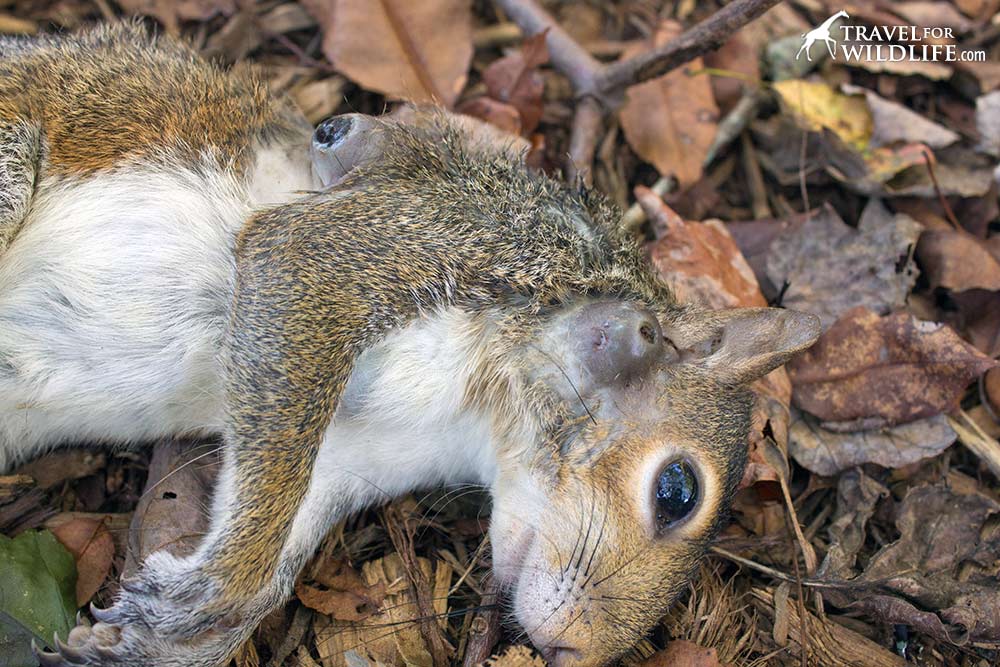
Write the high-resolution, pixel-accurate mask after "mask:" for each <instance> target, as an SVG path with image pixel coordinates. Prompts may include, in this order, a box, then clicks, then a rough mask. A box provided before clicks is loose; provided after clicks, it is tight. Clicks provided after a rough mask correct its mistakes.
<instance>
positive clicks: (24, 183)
mask: <svg viewBox="0 0 1000 667" xmlns="http://www.w3.org/2000/svg"><path fill="white" fill-rule="evenodd" d="M41 154H42V136H41V132H40V131H39V129H38V128H37V127H36V126H34V125H31V124H29V123H27V122H25V121H23V120H0V255H3V253H4V251H5V250H6V249H7V247H8V246H10V244H11V242H12V241H13V240H14V237H15V236H17V232H18V230H19V229H20V228H21V223H22V222H23V221H24V217H25V215H27V213H28V207H29V206H30V204H31V196H32V194H33V193H34V190H35V177H36V175H37V173H38V162H39V159H40V157H41Z"/></svg>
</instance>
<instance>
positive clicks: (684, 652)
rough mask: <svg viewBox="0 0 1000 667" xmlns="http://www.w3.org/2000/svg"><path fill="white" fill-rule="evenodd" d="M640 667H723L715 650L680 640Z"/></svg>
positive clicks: (651, 657) (645, 661)
mask: <svg viewBox="0 0 1000 667" xmlns="http://www.w3.org/2000/svg"><path fill="white" fill-rule="evenodd" d="M639 667H721V663H720V662H719V655H718V653H717V652H716V650H715V649H714V648H707V647H705V646H698V645H697V644H695V643H694V642H689V641H685V640H683V639H678V640H674V641H671V642H670V643H669V644H667V648H665V649H663V650H662V651H657V652H656V653H654V654H653V655H651V656H650V657H649V658H647V659H645V660H643V661H642V662H641V663H639Z"/></svg>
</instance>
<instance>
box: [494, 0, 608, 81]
mask: <svg viewBox="0 0 1000 667" xmlns="http://www.w3.org/2000/svg"><path fill="white" fill-rule="evenodd" d="M496 4H497V5H498V6H499V7H500V8H501V9H503V10H504V12H505V13H506V14H507V16H509V17H510V20H511V21H513V22H514V23H516V24H517V25H519V26H520V27H521V30H522V31H523V32H524V35H525V36H526V37H531V36H532V35H537V34H538V33H540V32H544V31H545V30H548V31H549V33H548V35H546V37H545V43H546V45H548V47H549V56H550V57H551V58H552V64H553V65H554V66H555V68H556V69H557V70H559V71H560V72H562V73H563V74H565V75H566V77H567V78H568V79H569V80H570V83H572V84H573V90H574V92H576V94H577V96H581V95H588V94H591V92H592V91H593V90H594V77H595V76H596V75H597V73H598V72H599V71H600V70H601V68H602V67H603V66H602V65H601V63H599V62H598V61H597V60H596V59H594V57H593V56H591V55H590V54H589V53H587V50H586V49H584V48H583V47H582V46H580V45H579V44H578V43H577V42H576V40H574V39H573V38H572V37H570V36H569V33H567V32H566V31H565V30H563V29H562V27H561V26H560V25H559V23H558V22H557V21H556V20H555V19H554V18H553V17H552V15H551V14H549V13H548V12H547V11H545V10H544V9H543V8H542V6H541V5H539V4H538V3H537V2H535V0H496Z"/></svg>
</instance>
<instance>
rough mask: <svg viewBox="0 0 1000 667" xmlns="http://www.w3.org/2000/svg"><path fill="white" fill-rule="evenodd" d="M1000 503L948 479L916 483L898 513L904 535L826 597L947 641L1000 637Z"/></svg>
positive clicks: (844, 606)
mask: <svg viewBox="0 0 1000 667" xmlns="http://www.w3.org/2000/svg"><path fill="white" fill-rule="evenodd" d="M998 514H1000V503H998V502H997V501H996V500H995V499H993V498H992V497H990V496H987V495H985V494H980V493H965V494H962V493H956V492H955V490H953V489H952V488H950V487H949V486H948V485H947V484H937V485H925V486H920V487H916V488H912V489H910V490H909V491H908V492H907V494H906V496H905V497H904V498H903V501H902V503H901V504H900V506H899V509H898V511H897V513H896V528H897V530H898V531H899V539H897V540H896V541H894V542H892V543H890V544H888V545H886V546H885V547H883V548H882V549H880V550H879V551H878V552H877V553H876V554H875V555H874V556H872V557H871V559H870V560H869V561H868V564H867V567H866V568H865V570H864V571H863V572H862V573H861V574H860V575H859V576H857V577H854V578H853V579H850V580H849V581H847V582H845V583H844V585H843V586H831V588H830V589H828V590H826V591H825V593H824V596H826V597H827V599H828V600H830V601H831V602H832V603H833V604H834V605H836V606H838V607H841V608H846V609H854V610H858V611H863V612H865V613H867V614H871V615H872V616H874V617H875V618H876V619H878V620H879V621H881V622H883V623H889V624H893V623H902V624H905V625H910V626H912V627H913V628H914V629H916V630H918V631H920V632H923V633H925V634H928V635H930V636H932V637H934V638H936V639H939V640H941V641H946V642H951V643H953V644H959V645H961V644H965V643H967V642H968V641H970V640H971V641H994V642H995V641H998V640H1000V613H998V612H1000V596H998V595H997V580H996V574H995V572H994V571H993V569H994V567H995V563H996V562H997V560H998V559H1000V531H997V530H995V529H992V528H990V522H991V521H994V520H995V519H994V517H995V516H997V515H998Z"/></svg>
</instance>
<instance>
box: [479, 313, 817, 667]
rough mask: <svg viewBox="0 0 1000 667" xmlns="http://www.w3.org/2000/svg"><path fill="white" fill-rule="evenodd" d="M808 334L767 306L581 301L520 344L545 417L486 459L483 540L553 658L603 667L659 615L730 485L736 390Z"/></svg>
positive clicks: (746, 407) (680, 585) (530, 628)
mask: <svg viewBox="0 0 1000 667" xmlns="http://www.w3.org/2000/svg"><path fill="white" fill-rule="evenodd" d="M817 335H818V323H817V322H816V320H815V318H814V317H812V316H809V315H803V314H801V313H796V312H792V311H786V310H780V309H768V308H759V309H757V308H755V309H735V310H729V311H714V312H698V311H695V310H692V309H686V308H677V307H674V308H670V309H669V310H668V312H665V313H658V314H654V313H653V312H652V311H651V310H649V309H648V308H647V307H645V306H644V305H643V304H638V303H629V302H625V301H618V300H609V301H602V300H594V301H584V302H581V303H578V304H576V305H574V306H571V307H569V308H565V309H560V311H559V312H558V313H557V314H555V315H553V316H552V317H551V318H550V319H549V320H548V321H547V322H545V323H544V324H543V325H542V326H541V327H540V330H539V333H538V334H537V335H536V336H535V337H534V338H533V339H532V340H531V341H530V342H529V343H527V344H525V345H524V346H523V348H522V349H521V350H520V354H521V357H520V367H521V369H522V373H523V375H524V385H525V386H526V387H529V388H530V389H529V390H528V393H530V394H532V395H533V400H535V401H536V404H539V405H541V404H544V406H545V407H544V408H541V409H540V413H541V414H543V415H545V416H544V417H543V419H542V420H541V421H540V422H539V425H538V428H537V431H536V432H535V433H534V434H533V439H532V436H526V435H524V434H513V436H512V438H511V439H510V441H509V443H508V446H507V448H505V449H504V450H503V451H502V452H501V456H500V460H499V465H498V470H499V471H498V479H497V481H496V482H495V484H494V485H493V499H494V511H493V515H492V519H491V528H490V535H491V540H492V544H493V566H494V572H495V574H496V576H497V578H498V580H499V581H500V582H501V584H502V585H503V586H505V587H507V589H508V591H509V593H510V597H511V598H512V601H513V608H514V612H515V615H516V617H517V620H518V622H519V623H520V624H521V625H522V626H523V628H524V629H525V631H526V632H527V633H528V635H529V637H530V638H531V640H532V642H533V643H534V644H535V646H537V647H538V648H539V649H540V650H541V651H542V652H543V654H544V655H545V656H546V658H547V659H549V661H550V662H551V663H552V664H555V665H560V666H562V665H580V666H582V665H602V664H604V663H606V662H608V661H610V660H612V659H613V658H615V657H616V656H618V655H620V654H621V653H623V652H625V651H627V650H628V649H629V648H630V647H631V646H633V645H634V644H635V642H637V641H638V640H639V639H641V638H642V637H643V636H644V635H645V633H646V632H648V630H649V629H650V628H651V627H652V626H653V625H654V624H655V623H656V622H657V621H658V620H659V619H660V618H661V617H662V616H663V615H664V614H665V612H666V611H667V608H668V607H669V606H670V604H671V603H672V602H673V601H674V600H675V598H676V597H677V595H678V594H679V593H680V592H681V591H682V590H683V589H684V588H685V586H686V585H687V582H688V580H689V577H690V576H691V574H692V570H693V569H694V567H695V566H696V564H697V563H698V560H699V558H700V557H701V556H702V555H703V553H704V552H705V550H706V548H707V546H708V543H709V541H710V540H711V539H712V538H713V537H714V536H715V534H716V533H717V532H718V530H719V528H720V527H721V525H723V522H724V518H725V516H726V514H727V512H728V510H729V505H730V502H731V500H732V496H733V494H734V492H735V491H736V488H737V485H738V484H739V482H740V479H741V478H742V475H743V471H744V467H745V465H746V451H747V434H748V430H749V426H750V408H751V405H752V400H751V396H750V393H749V391H748V390H747V389H746V385H747V383H749V382H751V381H753V380H755V379H756V378H759V377H762V376H763V375H765V374H767V373H768V372H770V371H771V370H773V369H774V368H776V367H778V366H780V365H781V364H783V363H784V362H785V361H787V360H788V358H790V357H791V356H792V355H793V354H794V353H795V352H797V351H799V350H801V349H803V348H805V347H807V346H808V345H810V344H811V343H812V342H813V341H814V340H815V337H816V336H817ZM525 443H536V444H533V445H529V446H526V445H525Z"/></svg>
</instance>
